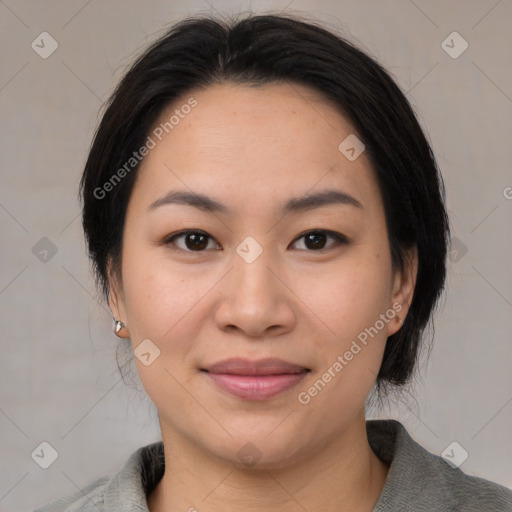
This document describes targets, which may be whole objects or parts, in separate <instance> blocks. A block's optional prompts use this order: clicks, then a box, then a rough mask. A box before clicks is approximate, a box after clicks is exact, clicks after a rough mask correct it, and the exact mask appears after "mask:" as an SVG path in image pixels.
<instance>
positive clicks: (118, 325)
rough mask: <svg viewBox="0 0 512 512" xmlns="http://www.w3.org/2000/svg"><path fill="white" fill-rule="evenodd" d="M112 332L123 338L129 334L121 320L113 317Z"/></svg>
mask: <svg viewBox="0 0 512 512" xmlns="http://www.w3.org/2000/svg"><path fill="white" fill-rule="evenodd" d="M114 334H115V335H116V336H117V337H118V338H123V339H124V338H128V337H129V336H130V335H129V333H128V329H127V327H126V325H125V324H124V323H123V322H121V320H116V319H115V318H114Z"/></svg>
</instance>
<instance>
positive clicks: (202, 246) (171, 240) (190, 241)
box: [163, 229, 221, 252]
mask: <svg viewBox="0 0 512 512" xmlns="http://www.w3.org/2000/svg"><path fill="white" fill-rule="evenodd" d="M179 240H182V243H181V245H180V243H178V242H177V241H179ZM209 242H210V243H213V245H214V246H213V247H208V243H209ZM163 243H164V245H167V246H169V245H174V246H176V247H177V248H178V249H174V248H173V247H171V249H172V250H181V251H186V252H202V251H204V250H206V249H215V250H221V248H220V245H219V244H217V243H216V242H215V240H214V238H213V237H211V236H210V235H209V234H208V233H206V232H204V231H199V230H190V229H189V230H184V231H179V232H178V233H173V234H171V235H169V236H167V237H166V238H165V240H164V242H163Z"/></svg>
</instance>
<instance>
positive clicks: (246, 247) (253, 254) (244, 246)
mask: <svg viewBox="0 0 512 512" xmlns="http://www.w3.org/2000/svg"><path fill="white" fill-rule="evenodd" d="M262 252H263V247H261V245H260V244H259V243H258V242H256V240H255V239H254V238H253V237H252V236H248V237H247V238H245V239H244V240H243V242H242V243H241V244H240V245H239V246H238V247H237V248H236V253H237V254H238V255H239V256H240V258H242V259H243V260H244V261H245V262H246V263H252V262H254V261H256V259H257V258H258V256H259V255H260V254H261V253H262Z"/></svg>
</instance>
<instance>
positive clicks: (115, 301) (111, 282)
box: [107, 258, 126, 323]
mask: <svg viewBox="0 0 512 512" xmlns="http://www.w3.org/2000/svg"><path fill="white" fill-rule="evenodd" d="M107 278H108V289H109V292H108V305H109V307H110V310H111V311H112V314H113V315H114V318H115V319H116V320H121V322H123V323H126V309H125V304H124V294H123V286H122V282H121V276H120V275H119V272H117V271H116V270H115V269H114V265H113V263H112V260H111V259H110V258H109V260H108V263H107Z"/></svg>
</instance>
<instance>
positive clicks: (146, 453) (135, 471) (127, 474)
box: [34, 442, 164, 512]
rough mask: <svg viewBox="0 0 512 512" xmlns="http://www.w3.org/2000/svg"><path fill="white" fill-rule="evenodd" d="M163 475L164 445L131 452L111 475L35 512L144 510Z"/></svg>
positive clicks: (150, 446)
mask: <svg viewBox="0 0 512 512" xmlns="http://www.w3.org/2000/svg"><path fill="white" fill-rule="evenodd" d="M163 472H164V454H163V444H162V442H158V443H153V444H150V445H148V446H144V447H142V448H139V449H138V450H137V451H136V452H134V453H133V454H132V455H131V456H130V457H129V459H128V460H127V461H126V462H125V464H124V466H123V467H122V468H121V470H120V471H118V472H117V473H115V474H114V475H112V476H105V477H103V478H100V479H98V480H96V481H94V482H93V483H91V484H89V485H88V486H87V487H85V488H83V489H80V490H79V491H77V492H76V493H73V494H72V495H70V496H67V497H65V498H60V499H58V500H55V501H52V502H51V503H48V504H47V505H44V506H43V507H40V508H38V509H36V510H35V511H34V512H116V511H121V510H138V511H141V512H142V511H147V502H146V495H147V493H148V491H149V490H150V489H152V488H153V487H154V486H155V485H156V484H157V483H158V481H159V480H160V478H161V477H162V475H163Z"/></svg>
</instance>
